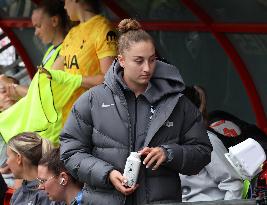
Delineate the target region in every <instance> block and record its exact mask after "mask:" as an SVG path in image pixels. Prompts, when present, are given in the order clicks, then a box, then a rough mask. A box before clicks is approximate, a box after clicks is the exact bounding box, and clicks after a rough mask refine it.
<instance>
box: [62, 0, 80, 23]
mask: <svg viewBox="0 0 267 205" xmlns="http://www.w3.org/2000/svg"><path fill="white" fill-rule="evenodd" d="M77 6H78V3H77V2H75V0H65V6H64V8H65V10H66V11H67V14H68V16H69V17H70V20H71V21H78V20H79V18H78V16H77V8H78V7H77Z"/></svg>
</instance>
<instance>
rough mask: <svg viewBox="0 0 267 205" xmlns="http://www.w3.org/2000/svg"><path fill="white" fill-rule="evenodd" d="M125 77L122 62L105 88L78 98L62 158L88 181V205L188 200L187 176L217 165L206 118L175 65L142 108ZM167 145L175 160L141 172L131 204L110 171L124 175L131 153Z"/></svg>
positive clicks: (159, 74)
mask: <svg viewBox="0 0 267 205" xmlns="http://www.w3.org/2000/svg"><path fill="white" fill-rule="evenodd" d="M121 79H122V69H121V67H120V66H119V64H118V63H117V62H116V61H114V62H113V65H112V66H111V68H110V69H109V71H108V73H107V74H106V76H105V82H104V83H103V84H102V85H99V86H96V87H94V88H92V89H90V90H89V91H87V92H86V93H85V94H83V95H82V96H81V97H80V98H79V99H78V100H77V102H76V103H75V105H74V106H73V109H72V112H71V113H70V115H69V117H68V120H67V122H66V124H65V126H64V129H63V131H62V133H61V159H62V160H63V161H64V163H65V166H66V168H67V169H68V170H69V171H70V172H71V174H72V175H73V176H74V177H76V178H77V179H78V180H80V181H82V182H85V183H86V188H85V195H86V196H88V197H85V198H84V199H83V200H84V204H97V205H98V204H99V205H102V204H103V205H104V204H109V205H110V204H112V205H113V204H114V205H122V204H138V205H139V204H148V203H168V202H180V201H181V185H180V178H179V173H182V174H187V175H191V174H197V173H198V172H199V171H200V170H201V169H202V168H203V167H204V166H205V165H207V164H208V163H209V162H210V153H211V151H212V147H211V144H210V142H209V139H208V136H207V133H206V129H205V126H204V124H203V121H202V117H201V114H200V113H199V111H198V109H197V108H196V107H195V106H194V105H193V104H192V103H190V101H189V100H188V99H187V98H186V97H184V96H183V95H182V94H180V92H181V91H182V90H183V89H184V83H183V81H182V79H181V76H180V74H179V72H178V69H177V68H175V67H174V66H171V65H169V64H166V63H163V62H160V61H157V63H156V68H155V72H154V74H153V76H152V78H151V80H150V85H149V86H148V88H147V90H146V91H145V93H144V94H142V95H140V96H138V97H137V98H136V99H135V103H134V104H135V105H134V106H132V105H130V104H131V103H133V102H132V100H129V98H131V96H132V95H131V91H130V90H129V89H128V90H127V86H126V85H124V83H123V81H122V80H121ZM132 107H135V109H132ZM137 111H138V112H137ZM133 116H134V117H133ZM160 145H165V146H166V147H167V148H168V150H169V151H171V153H172V157H171V160H170V161H169V162H167V163H165V164H163V165H161V166H160V167H159V168H158V169H157V170H155V171H152V170H151V169H146V168H145V167H144V166H143V165H142V166H141V170H140V173H139V179H138V184H139V187H138V189H137V190H136V192H135V193H134V194H133V195H132V196H131V198H133V199H132V200H131V203H129V201H130V200H128V199H129V198H128V197H127V198H126V197H125V196H124V195H122V194H121V193H119V192H118V191H116V190H115V188H114V187H113V186H112V185H111V184H110V183H109V180H108V175H109V172H110V171H112V170H113V169H116V170H118V171H120V172H121V173H123V169H124V165H125V162H126V158H127V157H128V156H129V153H130V152H131V151H137V150H139V149H141V148H142V147H146V146H148V147H156V146H160Z"/></svg>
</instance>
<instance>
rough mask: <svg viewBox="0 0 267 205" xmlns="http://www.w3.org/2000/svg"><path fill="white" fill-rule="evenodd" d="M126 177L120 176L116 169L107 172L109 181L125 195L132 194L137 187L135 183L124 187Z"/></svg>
mask: <svg viewBox="0 0 267 205" xmlns="http://www.w3.org/2000/svg"><path fill="white" fill-rule="evenodd" d="M125 180H126V178H125V177H124V176H122V174H121V173H120V172H119V171H117V170H112V171H111V172H110V173H109V181H110V182H111V183H112V184H113V186H114V187H115V188H116V189H117V190H118V191H119V192H121V193H122V194H124V195H125V196H128V195H130V194H132V193H133V192H134V191H135V190H136V189H137V187H138V185H137V184H136V185H135V186H134V187H125V186H124V185H123V184H125Z"/></svg>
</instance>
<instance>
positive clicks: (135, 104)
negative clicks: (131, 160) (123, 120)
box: [132, 97, 138, 152]
mask: <svg viewBox="0 0 267 205" xmlns="http://www.w3.org/2000/svg"><path fill="white" fill-rule="evenodd" d="M137 101H138V100H137V98H136V97H135V100H134V133H133V138H132V142H133V150H132V151H133V152H134V151H135V141H136V124H137Z"/></svg>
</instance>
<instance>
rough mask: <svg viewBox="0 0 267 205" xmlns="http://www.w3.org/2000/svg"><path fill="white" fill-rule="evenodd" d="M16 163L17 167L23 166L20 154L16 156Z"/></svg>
mask: <svg viewBox="0 0 267 205" xmlns="http://www.w3.org/2000/svg"><path fill="white" fill-rule="evenodd" d="M17 163H18V165H22V164H23V158H22V156H21V155H20V154H17Z"/></svg>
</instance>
